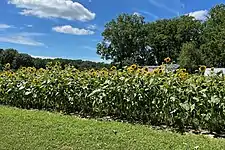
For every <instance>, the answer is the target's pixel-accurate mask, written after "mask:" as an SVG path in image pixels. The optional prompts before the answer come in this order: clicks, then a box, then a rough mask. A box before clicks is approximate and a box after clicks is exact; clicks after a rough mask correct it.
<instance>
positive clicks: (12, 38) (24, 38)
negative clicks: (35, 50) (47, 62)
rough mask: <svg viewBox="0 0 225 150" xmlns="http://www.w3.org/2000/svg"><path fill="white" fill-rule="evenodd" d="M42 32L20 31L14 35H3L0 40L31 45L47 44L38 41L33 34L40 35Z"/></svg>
mask: <svg viewBox="0 0 225 150" xmlns="http://www.w3.org/2000/svg"><path fill="white" fill-rule="evenodd" d="M39 35H41V33H26V32H24V33H18V34H13V35H4V36H3V35H1V36H0V42H5V43H13V44H22V45H29V46H45V44H44V43H41V42H38V41H36V40H34V39H33V36H39Z"/></svg>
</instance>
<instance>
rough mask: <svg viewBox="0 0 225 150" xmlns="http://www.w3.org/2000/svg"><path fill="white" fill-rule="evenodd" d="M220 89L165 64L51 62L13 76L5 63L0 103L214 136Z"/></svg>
mask: <svg viewBox="0 0 225 150" xmlns="http://www.w3.org/2000/svg"><path fill="white" fill-rule="evenodd" d="M168 61H169V60H168ZM204 69H205V67H204V66H202V67H200V71H201V72H203V71H204ZM224 85H225V78H224V77H223V76H218V75H213V76H204V75H201V73H200V74H194V75H191V74H188V73H187V72H186V70H185V69H179V70H178V71H177V72H176V73H172V72H169V71H167V69H166V67H165V66H164V65H162V66H160V67H159V68H157V69H155V70H154V71H153V72H149V71H148V68H141V67H139V66H137V65H132V66H130V67H127V68H126V69H124V70H117V69H116V67H114V66H113V67H112V68H111V69H109V70H108V69H104V68H103V69H101V70H93V69H92V70H85V71H79V70H77V69H75V68H74V67H73V66H69V65H68V66H65V69H62V68H61V65H60V64H54V65H53V64H51V63H49V64H48V65H47V67H46V69H35V68H31V67H28V68H24V67H23V68H21V69H19V70H18V71H16V72H12V71H11V70H10V65H6V66H5V69H4V71H3V72H0V104H1V105H9V106H15V107H19V108H25V109H40V110H50V111H60V112H64V113H68V114H69V113H75V114H81V115H82V114H85V115H89V116H93V117H106V116H110V117H112V118H115V119H121V120H126V121H129V122H141V123H144V124H150V125H167V126H171V127H175V128H179V129H185V128H192V129H206V130H210V131H214V132H217V133H219V132H222V131H224V130H225V86H224Z"/></svg>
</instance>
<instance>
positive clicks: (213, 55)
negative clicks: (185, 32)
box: [201, 4, 225, 67]
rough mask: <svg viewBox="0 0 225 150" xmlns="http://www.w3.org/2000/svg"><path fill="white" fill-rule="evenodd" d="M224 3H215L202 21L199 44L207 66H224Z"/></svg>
mask: <svg viewBox="0 0 225 150" xmlns="http://www.w3.org/2000/svg"><path fill="white" fill-rule="evenodd" d="M224 16H225V4H221V5H217V6H215V7H213V8H212V9H211V10H210V11H209V17H208V20H207V21H206V22H205V23H204V30H203V34H202V36H203V42H204V43H203V44H202V46H201V50H202V53H203V54H204V60H205V62H206V64H207V66H211V67H225V42H224V41H225V28H224V27H225V18H224Z"/></svg>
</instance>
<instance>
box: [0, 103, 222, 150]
mask: <svg viewBox="0 0 225 150" xmlns="http://www.w3.org/2000/svg"><path fill="white" fill-rule="evenodd" d="M115 132H117V134H115ZM196 146H199V148H198V149H202V150H207V149H210V150H211V149H212V150H216V149H218V150H223V149H225V140H223V139H212V138H208V137H203V136H198V135H190V134H189V135H180V134H178V133H171V132H167V131H157V130H153V129H151V128H149V127H146V126H142V125H131V124H127V123H119V122H101V121H96V120H87V119H81V118H77V117H72V116H64V115H61V114H56V113H49V112H44V111H29V110H20V109H16V108H9V107H5V106H0V150H12V149H13V150H15V149H18V150H35V149H40V150H42V149H43V150H45V149H62V150H67V149H68V150H70V149H85V150H89V149H93V150H97V149H115V150H118V149H126V150H131V149H150V150H161V149H162V150H173V149H177V150H181V149H184V150H186V149H194V147H196Z"/></svg>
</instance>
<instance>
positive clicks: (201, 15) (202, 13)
mask: <svg viewBox="0 0 225 150" xmlns="http://www.w3.org/2000/svg"><path fill="white" fill-rule="evenodd" d="M188 15H189V16H192V17H195V19H197V20H202V21H205V20H206V19H207V15H208V11H207V10H199V11H195V12H191V13H189V14H188Z"/></svg>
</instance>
